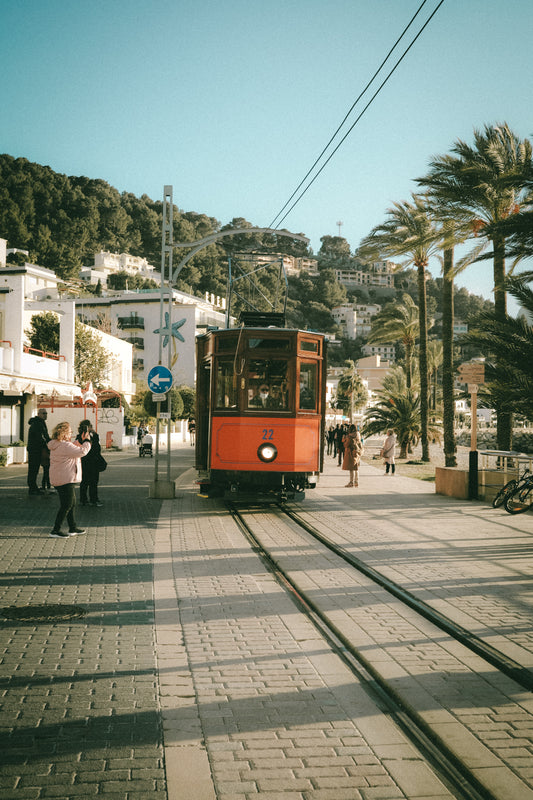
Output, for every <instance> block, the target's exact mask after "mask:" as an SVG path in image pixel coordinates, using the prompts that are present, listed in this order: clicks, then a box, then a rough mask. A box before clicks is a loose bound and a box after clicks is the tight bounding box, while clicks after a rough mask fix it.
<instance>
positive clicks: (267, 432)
mask: <svg viewBox="0 0 533 800" xmlns="http://www.w3.org/2000/svg"><path fill="white" fill-rule="evenodd" d="M261 438H262V439H263V440H265V439H266V440H267V441H270V440H271V439H273V438H274V430H273V428H263V435H262V437H261Z"/></svg>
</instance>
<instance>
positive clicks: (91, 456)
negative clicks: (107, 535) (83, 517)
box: [76, 419, 103, 506]
mask: <svg viewBox="0 0 533 800" xmlns="http://www.w3.org/2000/svg"><path fill="white" fill-rule="evenodd" d="M86 433H88V434H89V438H88V439H87V437H86V436H84V434H86ZM76 441H77V442H79V443H80V444H83V442H85V441H89V442H90V444H91V449H90V450H89V452H88V453H87V455H86V456H83V458H82V460H81V484H80V503H81V505H82V506H86V505H88V503H90V504H91V505H92V506H101V505H103V504H102V503H101V502H100V499H99V497H98V479H99V478H100V471H99V469H98V461H99V458H98V457H99V455H100V452H101V447H100V437H99V436H98V434H97V433H96V431H94V430H93V426H92V425H91V423H90V422H89V420H88V419H83V420H82V421H81V422H80V424H79V427H78V435H77V436H76ZM87 492H88V493H89V500H87Z"/></svg>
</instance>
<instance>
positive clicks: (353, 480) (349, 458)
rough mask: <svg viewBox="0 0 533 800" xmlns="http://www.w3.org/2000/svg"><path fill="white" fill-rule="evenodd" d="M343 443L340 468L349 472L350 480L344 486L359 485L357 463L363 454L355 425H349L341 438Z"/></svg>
mask: <svg viewBox="0 0 533 800" xmlns="http://www.w3.org/2000/svg"><path fill="white" fill-rule="evenodd" d="M343 445H344V456H343V459H342V469H345V470H349V472H350V481H349V483H347V484H346V488H349V487H351V486H359V463H360V461H361V455H362V454H363V443H362V442H361V436H360V435H359V431H358V430H357V428H356V426H355V425H350V427H349V428H348V432H347V433H346V434H345V436H344V438H343Z"/></svg>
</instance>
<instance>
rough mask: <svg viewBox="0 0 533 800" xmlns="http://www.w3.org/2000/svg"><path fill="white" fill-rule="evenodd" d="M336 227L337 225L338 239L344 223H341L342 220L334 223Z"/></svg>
mask: <svg viewBox="0 0 533 800" xmlns="http://www.w3.org/2000/svg"><path fill="white" fill-rule="evenodd" d="M336 225H338V226H339V238H340V235H341V228H342V226H343V225H344V222H342V220H339V221H338V222H337V223H336Z"/></svg>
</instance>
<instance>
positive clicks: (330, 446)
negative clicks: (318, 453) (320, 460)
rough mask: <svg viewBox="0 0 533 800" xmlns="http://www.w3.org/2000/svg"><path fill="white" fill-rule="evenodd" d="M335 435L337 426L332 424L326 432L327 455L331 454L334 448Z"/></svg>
mask: <svg viewBox="0 0 533 800" xmlns="http://www.w3.org/2000/svg"><path fill="white" fill-rule="evenodd" d="M334 436H335V428H334V427H333V425H330V426H329V428H328V432H327V434H326V443H327V451H326V455H328V456H330V455H331V451H332V450H333V439H334Z"/></svg>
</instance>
